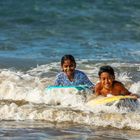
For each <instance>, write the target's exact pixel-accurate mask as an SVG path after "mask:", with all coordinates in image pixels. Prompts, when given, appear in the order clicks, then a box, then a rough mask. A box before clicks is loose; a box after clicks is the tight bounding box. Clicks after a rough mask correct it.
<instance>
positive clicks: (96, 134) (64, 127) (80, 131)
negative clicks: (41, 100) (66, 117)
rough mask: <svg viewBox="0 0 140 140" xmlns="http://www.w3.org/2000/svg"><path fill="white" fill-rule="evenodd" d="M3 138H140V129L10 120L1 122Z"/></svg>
mask: <svg viewBox="0 0 140 140" xmlns="http://www.w3.org/2000/svg"><path fill="white" fill-rule="evenodd" d="M0 134H1V136H0V138H1V139H14V140H15V139H16V140H19V139H21V140H22V139H27V140H33V139H38V140H40V139H41V140H44V139H51V140H52V139H56V140H60V139H61V140H65V139H72V140H81V139H82V140H90V139H96V140H131V139H134V140H138V139H139V137H140V134H139V131H133V130H127V129H126V130H117V129H113V128H103V127H94V126H91V127H87V126H85V125H79V126H77V125H74V124H67V123H63V124H52V123H47V122H45V121H36V122H31V121H22V122H20V121H16V122H15V121H10V122H7V121H6V122H5V121H3V122H1V127H0Z"/></svg>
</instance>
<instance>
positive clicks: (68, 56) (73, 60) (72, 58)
mask: <svg viewBox="0 0 140 140" xmlns="http://www.w3.org/2000/svg"><path fill="white" fill-rule="evenodd" d="M65 60H71V61H72V62H73V63H74V64H75V65H76V62H75V59H74V57H73V56H72V55H70V54H66V55H64V56H63V57H62V58H61V66H62V65H63V64H64V61H65Z"/></svg>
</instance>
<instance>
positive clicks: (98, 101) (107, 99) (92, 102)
mask: <svg viewBox="0 0 140 140" xmlns="http://www.w3.org/2000/svg"><path fill="white" fill-rule="evenodd" d="M122 99H133V100H136V99H137V98H136V97H135V96H129V95H126V96H111V97H103V98H94V99H92V100H90V101H88V102H87V105H88V106H91V107H92V106H95V105H101V104H107V103H111V102H114V101H119V100H122Z"/></svg>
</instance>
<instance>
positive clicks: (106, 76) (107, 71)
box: [95, 65, 137, 96]
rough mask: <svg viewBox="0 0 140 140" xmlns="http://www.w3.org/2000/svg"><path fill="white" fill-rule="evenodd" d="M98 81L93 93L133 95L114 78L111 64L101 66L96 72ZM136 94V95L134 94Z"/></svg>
mask: <svg viewBox="0 0 140 140" xmlns="http://www.w3.org/2000/svg"><path fill="white" fill-rule="evenodd" d="M98 75H99V79H100V82H99V83H97V84H96V86H95V94H96V95H97V96H98V95H102V96H107V95H108V94H112V95H115V96H117V95H133V94H132V93H131V92H129V91H128V90H127V89H126V88H125V87H124V85H123V84H122V83H121V82H119V81H116V80H115V74H114V70H113V68H112V67H111V66H108V65H107V66H102V67H100V70H99V72H98ZM135 96H137V95H135Z"/></svg>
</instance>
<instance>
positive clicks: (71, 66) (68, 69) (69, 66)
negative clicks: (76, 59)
mask: <svg viewBox="0 0 140 140" xmlns="http://www.w3.org/2000/svg"><path fill="white" fill-rule="evenodd" d="M75 67H76V66H75V63H73V62H72V61H71V60H69V59H68V60H65V61H64V63H63V65H62V69H63V71H64V72H65V73H66V75H67V76H71V75H73V73H74V70H75Z"/></svg>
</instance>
